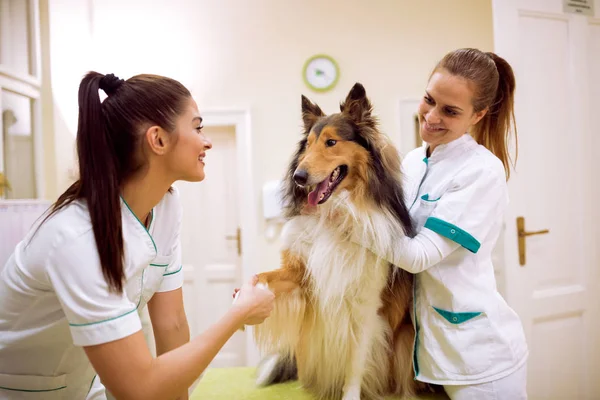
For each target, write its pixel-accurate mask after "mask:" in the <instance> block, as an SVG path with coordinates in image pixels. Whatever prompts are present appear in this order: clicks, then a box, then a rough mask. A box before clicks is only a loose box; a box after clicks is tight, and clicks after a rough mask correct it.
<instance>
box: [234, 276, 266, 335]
mask: <svg viewBox="0 0 600 400" xmlns="http://www.w3.org/2000/svg"><path fill="white" fill-rule="evenodd" d="M257 283H258V277H256V276H255V277H253V278H252V279H251V280H250V282H248V283H246V284H245V285H244V286H242V288H241V289H235V291H234V293H233V297H234V299H235V296H236V294H237V293H238V292H239V295H238V298H237V300H236V301H235V304H234V305H233V306H234V307H238V309H239V310H240V311H241V312H242V313H243V315H244V316H245V319H244V325H258V324H261V323H262V322H263V321H264V320H265V319H266V318H268V317H269V315H271V311H273V302H274V300H275V295H274V294H273V292H271V291H270V290H269V289H266V288H263V287H260V286H257V285H256V284H257Z"/></svg>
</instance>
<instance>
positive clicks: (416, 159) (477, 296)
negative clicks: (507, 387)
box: [362, 134, 528, 385]
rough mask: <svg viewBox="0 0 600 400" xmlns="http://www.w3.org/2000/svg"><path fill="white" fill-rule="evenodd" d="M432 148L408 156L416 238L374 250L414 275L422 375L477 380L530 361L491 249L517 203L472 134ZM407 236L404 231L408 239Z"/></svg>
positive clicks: (496, 163)
mask: <svg viewBox="0 0 600 400" xmlns="http://www.w3.org/2000/svg"><path fill="white" fill-rule="evenodd" d="M426 149H427V144H425V145H424V146H423V147H420V148H417V149H415V150H413V151H411V152H410V153H409V154H407V155H406V157H405V158H404V160H403V173H404V182H405V199H406V202H407V205H408V206H409V207H410V215H411V218H412V220H413V221H414V223H415V224H416V226H415V227H416V229H417V232H418V234H417V236H415V237H414V238H408V237H404V238H403V239H399V240H397V241H396V242H394V244H393V245H392V246H390V247H389V248H373V247H372V246H376V245H374V244H372V243H371V244H365V243H362V244H363V245H367V246H371V248H372V250H373V251H374V252H376V253H378V254H379V255H380V256H383V257H385V258H386V259H387V260H388V261H390V262H391V263H393V264H395V265H397V266H399V267H401V268H403V269H406V270H407V271H409V272H412V273H415V281H414V282H415V283H414V310H413V311H414V315H413V317H414V324H415V327H416V331H417V335H416V339H415V346H414V353H413V356H414V357H413V359H414V369H415V375H416V379H417V380H420V381H423V382H429V383H436V384H441V385H444V384H446V385H447V384H460V385H465V384H476V383H482V382H489V381H492V380H495V379H499V378H501V377H504V376H506V375H508V374H510V373H511V372H512V371H515V370H517V369H518V368H519V367H520V366H522V365H523V364H524V363H525V362H526V359H527V355H528V349H527V344H526V342H525V336H524V332H523V328H522V324H521V321H520V319H519V317H518V316H517V315H516V313H515V312H514V311H513V310H512V309H511V308H510V307H509V306H508V305H507V303H506V302H505V301H504V299H503V298H502V296H501V295H500V294H499V293H498V291H497V289H496V280H495V276H494V267H493V265H492V251H493V249H494V247H495V244H496V241H497V239H498V235H499V233H500V231H501V228H502V224H503V219H504V212H505V210H506V206H507V204H508V188H507V184H506V177H505V172H504V167H503V165H502V162H501V161H500V160H499V159H498V158H497V157H496V156H495V155H493V154H492V153H491V152H490V151H488V150H487V149H486V148H485V147H484V146H481V145H479V144H477V142H476V141H475V140H474V139H473V138H472V137H471V136H470V135H468V134H465V135H463V136H462V137H460V138H459V139H456V140H454V141H453V142H451V143H449V144H444V145H439V146H437V147H436V148H435V149H434V151H433V154H431V156H430V157H429V158H428V157H427V156H426ZM399 237H402V236H399Z"/></svg>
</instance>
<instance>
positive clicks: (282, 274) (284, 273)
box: [258, 250, 305, 297]
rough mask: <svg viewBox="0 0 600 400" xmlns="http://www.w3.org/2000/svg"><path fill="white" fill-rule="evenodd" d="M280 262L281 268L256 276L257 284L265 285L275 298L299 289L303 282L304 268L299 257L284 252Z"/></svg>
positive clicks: (286, 251)
mask: <svg viewBox="0 0 600 400" xmlns="http://www.w3.org/2000/svg"><path fill="white" fill-rule="evenodd" d="M281 261H282V262H281V264H282V267H281V268H279V269H276V270H273V271H267V272H263V273H260V274H258V282H259V283H262V284H265V285H266V286H267V287H268V288H269V289H270V290H271V291H272V292H273V294H275V297H279V296H281V295H282V294H285V293H290V292H292V291H293V290H294V289H297V288H299V287H300V286H301V285H302V284H303V280H304V272H305V267H304V263H303V262H302V260H301V259H300V257H298V256H296V255H294V254H292V253H291V252H290V251H289V250H285V251H283V252H282V260H281Z"/></svg>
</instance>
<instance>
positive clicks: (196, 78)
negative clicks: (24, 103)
mask: <svg viewBox="0 0 600 400" xmlns="http://www.w3.org/2000/svg"><path fill="white" fill-rule="evenodd" d="M48 1H49V2H50V16H51V21H50V23H51V26H50V31H51V33H53V34H54V36H53V37H52V38H51V49H52V53H51V56H52V57H53V61H52V90H53V94H54V99H55V103H54V108H55V110H54V113H53V115H54V117H55V119H56V120H55V121H54V123H53V126H54V129H55V131H54V141H53V142H54V144H55V145H56V152H55V161H56V171H57V176H56V180H55V182H52V181H51V180H50V181H49V182H48V183H49V184H50V185H51V186H52V185H53V184H54V185H55V186H54V187H49V188H48V193H50V194H56V193H58V192H59V191H62V190H63V189H64V188H65V186H66V185H67V184H68V182H69V180H68V178H67V168H69V167H70V166H71V165H72V160H73V150H72V145H73V143H72V141H73V137H74V132H75V129H76V118H77V110H76V103H75V102H76V95H77V85H78V83H79V79H81V76H82V75H83V74H84V73H85V72H86V69H87V68H92V69H96V70H98V71H99V72H103V73H109V72H114V73H115V74H117V75H119V76H121V77H124V78H126V77H129V76H130V75H132V74H135V73H141V72H146V73H158V74H164V75H168V76H171V77H173V78H177V79H179V80H181V81H182V82H183V83H184V84H185V85H187V86H188V87H189V88H190V89H191V90H192V92H193V94H194V96H195V97H196V99H197V100H198V103H199V107H200V109H201V110H202V109H215V108H238V109H239V108H246V109H249V110H250V111H251V115H252V133H253V148H254V153H253V157H254V161H253V164H254V165H253V170H254V174H255V176H254V181H255V183H256V188H255V196H256V204H257V210H256V212H257V215H260V209H259V207H260V205H261V201H262V200H261V198H260V193H261V186H262V184H263V183H264V182H266V181H268V180H272V179H278V178H280V177H281V176H282V174H283V172H284V169H285V168H286V164H287V162H288V159H289V156H290V155H291V153H292V151H293V147H294V143H295V142H296V141H297V139H298V137H299V136H298V135H299V133H300V94H301V93H303V94H306V95H308V96H309V97H310V98H311V99H313V100H315V101H317V102H318V103H319V104H320V105H321V106H322V108H323V110H324V111H325V112H334V111H336V110H337V107H338V104H339V102H340V100H342V99H343V98H344V96H345V95H346V93H347V91H348V90H349V89H350V87H351V86H352V84H353V83H354V82H356V81H360V82H362V83H363V84H364V85H365V87H366V89H367V93H368V95H370V97H371V99H372V101H373V103H374V105H375V112H376V113H377V114H378V115H379V117H380V121H381V126H382V128H383V130H384V131H385V132H387V133H388V134H390V135H391V136H392V137H394V138H395V140H396V142H397V143H398V144H399V145H401V146H402V151H408V150H410V148H408V147H409V144H410V143H411V139H407V138H400V137H399V114H398V108H399V102H400V100H401V99H406V98H418V97H419V96H421V94H422V91H423V89H424V85H425V83H426V78H427V76H428V74H429V72H430V71H431V69H432V68H433V66H434V65H435V63H436V61H437V60H438V59H439V58H441V57H442V56H443V55H444V53H445V52H447V51H449V50H451V49H454V48H458V47H467V46H472V47H478V48H481V49H483V50H491V49H492V46H493V37H492V10H491V1H490V0H452V1H448V0H419V1H409V0H372V1H370V2H367V1H360V0H328V1H317V0H305V1H291V0H252V1H243V0H237V1H234V0H198V1H196V0H194V1H184V0H155V1H152V2H148V1H146V0H127V1H123V0H101V1H98V0H96V1H95V2H93V4H94V7H93V9H90V8H89V6H88V5H89V4H90V3H89V2H81V1H79V0H48ZM149 4H152V5H149ZM53 7H54V8H55V10H54V11H53V10H52V8H53ZM67 7H68V10H69V12H66V10H67ZM90 32H92V34H91V36H90ZM86 44H90V45H92V46H94V47H93V51H91V52H90V48H88V47H86V46H85V45H86ZM65 46H67V47H65ZM78 46H83V47H78ZM315 53H326V54H328V55H330V56H332V57H334V58H335V59H336V60H337V62H338V63H339V66H340V69H341V77H340V80H339V83H338V86H337V87H336V88H335V89H334V90H333V91H332V92H329V93H326V94H315V93H311V92H310V90H309V89H308V88H307V87H305V86H304V83H303V80H302V76H301V69H302V66H303V64H304V62H305V61H306V59H307V58H308V57H310V56H312V55H313V54H315ZM46 150H47V151H50V152H51V151H54V150H53V149H52V148H51V147H48V148H47V149H46ZM207 162H208V163H210V155H209V156H208V158H207ZM208 179H210V176H209V177H208ZM263 232H264V223H263V221H262V219H259V232H257V233H256V234H257V235H258V236H259V248H258V249H257V250H258V251H257V253H258V254H259V262H260V264H261V265H259V266H258V268H260V269H264V268H272V267H273V266H276V265H277V264H278V253H277V246H276V245H275V244H270V243H268V242H267V241H266V240H265V239H264V236H263Z"/></svg>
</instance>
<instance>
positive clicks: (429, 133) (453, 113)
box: [418, 69, 487, 152]
mask: <svg viewBox="0 0 600 400" xmlns="http://www.w3.org/2000/svg"><path fill="white" fill-rule="evenodd" d="M472 86H473V85H472V84H471V83H470V82H469V81H468V80H466V79H464V78H461V77H459V76H456V75H452V74H450V73H449V72H448V71H447V70H445V69H439V70H437V71H436V72H435V73H434V74H433V75H432V76H431V79H430V80H429V83H428V85H427V89H426V90H425V95H424V96H423V99H422V100H421V102H420V103H419V108H418V115H419V126H420V134H421V138H422V139H423V141H424V142H426V143H428V144H429V151H430V152H433V150H434V149H435V147H437V146H439V145H440V144H446V143H450V142H452V141H454V140H456V139H458V138H459V137H461V136H462V135H463V134H465V133H466V132H467V131H468V130H469V129H470V128H471V126H473V125H475V124H476V123H477V122H479V120H481V118H483V116H484V115H485V113H486V111H487V110H482V111H479V112H474V109H473V95H474V92H473V87H472Z"/></svg>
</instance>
